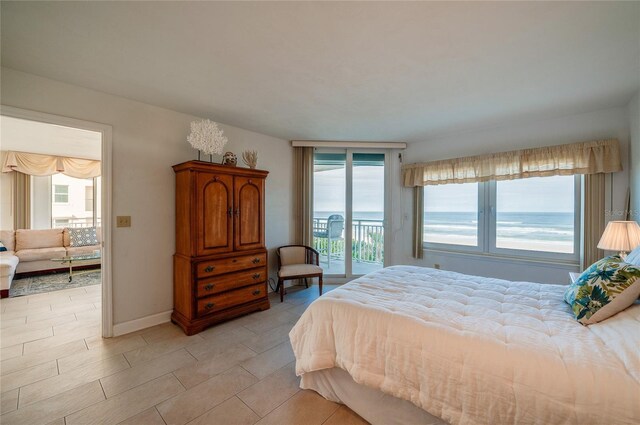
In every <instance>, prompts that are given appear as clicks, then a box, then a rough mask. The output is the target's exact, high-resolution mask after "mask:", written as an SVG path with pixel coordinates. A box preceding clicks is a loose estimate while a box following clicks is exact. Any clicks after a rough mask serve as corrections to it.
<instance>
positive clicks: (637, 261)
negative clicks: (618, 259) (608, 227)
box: [624, 245, 640, 267]
mask: <svg viewBox="0 0 640 425" xmlns="http://www.w3.org/2000/svg"><path fill="white" fill-rule="evenodd" d="M624 262H625V263H629V264H633V265H634V266H639V267H640V245H639V246H637V247H636V249H634V250H633V251H631V252H630V253H629V255H627V257H626V258H625V259H624Z"/></svg>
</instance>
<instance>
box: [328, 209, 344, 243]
mask: <svg viewBox="0 0 640 425" xmlns="http://www.w3.org/2000/svg"><path fill="white" fill-rule="evenodd" d="M343 229H344V217H342V216H341V215H340V214H332V215H330V216H329V218H328V219H327V234H328V235H329V237H330V238H331V239H336V238H341V237H342V230H343Z"/></svg>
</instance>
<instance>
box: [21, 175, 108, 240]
mask: <svg viewBox="0 0 640 425" xmlns="http://www.w3.org/2000/svg"><path fill="white" fill-rule="evenodd" d="M49 184H50V185H51V186H50V190H51V195H50V196H51V198H49V199H53V202H51V203H50V204H49V205H40V198H38V199H36V198H35V192H34V205H37V208H35V209H34V211H35V210H37V214H41V215H43V216H44V214H45V212H46V214H47V216H48V217H49V223H50V227H52V228H60V227H88V226H99V225H100V219H99V217H97V216H96V211H95V209H98V210H99V208H100V205H99V202H100V198H99V197H98V199H96V197H95V194H96V193H97V192H96V190H95V188H96V187H99V179H77V178H74V177H70V176H66V175H64V174H54V175H52V176H51V177H50V183H49ZM96 201H98V205H97V206H96V205H94V204H95V203H96Z"/></svg>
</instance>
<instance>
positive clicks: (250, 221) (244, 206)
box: [234, 177, 264, 250]
mask: <svg viewBox="0 0 640 425" xmlns="http://www.w3.org/2000/svg"><path fill="white" fill-rule="evenodd" d="M234 204H235V205H234V212H235V232H234V234H235V238H234V239H235V240H234V247H235V249H236V250H247V249H256V248H262V247H264V211H263V208H264V179H256V178H251V177H235V179H234Z"/></svg>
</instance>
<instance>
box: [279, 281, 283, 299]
mask: <svg viewBox="0 0 640 425" xmlns="http://www.w3.org/2000/svg"><path fill="white" fill-rule="evenodd" d="M278 286H279V287H280V302H283V301H284V280H282V279H278Z"/></svg>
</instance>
